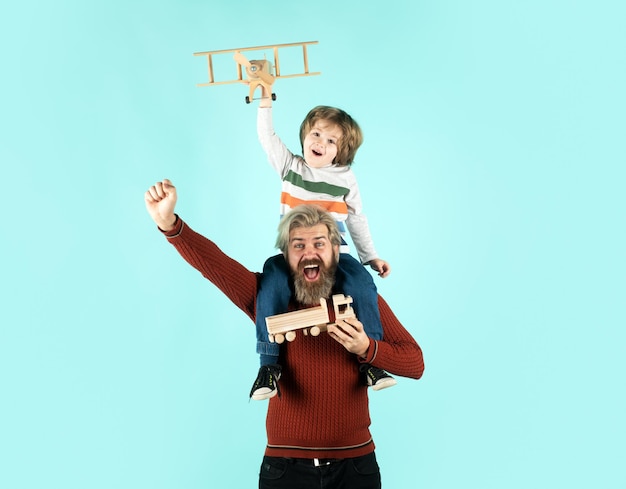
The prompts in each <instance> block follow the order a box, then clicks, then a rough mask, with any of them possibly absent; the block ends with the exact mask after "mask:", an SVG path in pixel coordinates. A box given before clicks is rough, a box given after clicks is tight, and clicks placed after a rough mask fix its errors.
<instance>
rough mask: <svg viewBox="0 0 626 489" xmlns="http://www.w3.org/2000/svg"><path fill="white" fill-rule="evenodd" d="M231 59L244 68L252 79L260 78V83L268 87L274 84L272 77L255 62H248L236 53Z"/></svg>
mask: <svg viewBox="0 0 626 489" xmlns="http://www.w3.org/2000/svg"><path fill="white" fill-rule="evenodd" d="M233 58H235V61H236V62H237V63H239V64H240V65H241V66H244V67H245V68H246V72H247V73H248V75H249V76H250V77H252V78H260V79H261V80H262V81H264V82H265V83H267V84H268V85H272V84H273V83H274V77H273V76H272V75H271V74H270V73H268V72H267V71H263V69H262V67H261V64H260V63H259V62H256V61H248V58H246V57H245V56H244V55H243V54H241V53H240V52H239V51H237V52H236V53H235V54H234V56H233Z"/></svg>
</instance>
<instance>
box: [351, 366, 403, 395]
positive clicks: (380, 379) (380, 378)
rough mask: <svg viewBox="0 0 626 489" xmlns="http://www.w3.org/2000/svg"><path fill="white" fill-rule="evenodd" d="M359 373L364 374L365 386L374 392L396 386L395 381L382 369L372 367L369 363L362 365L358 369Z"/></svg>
mask: <svg viewBox="0 0 626 489" xmlns="http://www.w3.org/2000/svg"><path fill="white" fill-rule="evenodd" d="M359 368H360V370H361V372H365V377H366V378H367V385H368V386H370V387H371V388H372V389H374V390H375V391H379V390H381V389H385V388H387V387H391V386H392V385H396V384H397V382H396V379H394V378H393V377H392V376H391V375H389V374H388V373H387V372H385V371H384V370H383V369H382V368H378V367H374V366H372V365H370V364H369V363H364V364H363V365H361V367H359Z"/></svg>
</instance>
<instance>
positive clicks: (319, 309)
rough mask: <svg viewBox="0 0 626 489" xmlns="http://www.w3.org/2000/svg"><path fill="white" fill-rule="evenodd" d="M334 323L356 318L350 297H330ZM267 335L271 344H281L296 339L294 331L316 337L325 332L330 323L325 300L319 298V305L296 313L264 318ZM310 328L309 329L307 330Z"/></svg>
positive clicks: (339, 295)
mask: <svg viewBox="0 0 626 489" xmlns="http://www.w3.org/2000/svg"><path fill="white" fill-rule="evenodd" d="M332 301H333V310H334V311H335V321H337V320H339V319H347V318H353V317H356V315H355V314H354V309H352V306H351V305H350V304H352V297H350V296H349V295H348V296H345V295H343V294H335V295H333V297H332ZM265 324H266V326H267V333H268V336H269V340H270V342H271V343H274V342H276V343H278V344H280V343H283V342H284V341H285V340H287V341H293V340H295V339H296V330H298V329H301V330H302V332H303V333H304V334H305V335H307V334H308V333H311V336H317V335H319V334H320V333H321V332H322V331H326V329H327V328H328V325H329V324H331V323H330V318H329V317H328V308H327V306H326V299H323V298H320V305H319V306H315V307H310V308H307V309H300V310H298V311H292V312H286V313H284V314H277V315H276V316H269V317H266V318H265ZM309 328H310V329H309Z"/></svg>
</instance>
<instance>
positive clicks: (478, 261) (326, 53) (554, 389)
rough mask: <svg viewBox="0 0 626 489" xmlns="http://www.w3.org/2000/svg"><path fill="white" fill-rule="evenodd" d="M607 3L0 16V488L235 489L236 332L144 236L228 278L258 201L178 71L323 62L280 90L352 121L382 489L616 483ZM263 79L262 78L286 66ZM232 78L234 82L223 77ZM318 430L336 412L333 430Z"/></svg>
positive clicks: (225, 115)
mask: <svg viewBox="0 0 626 489" xmlns="http://www.w3.org/2000/svg"><path fill="white" fill-rule="evenodd" d="M625 15H626V9H625V8H624V3H623V2H621V1H618V0H613V1H611V0H593V1H591V0H589V1H585V0H578V1H577V0H570V1H565V0H529V1H525V2H517V1H510V0H476V1H470V0H468V1H462V0H437V1H434V0H433V1H426V0H401V1H400V0H389V1H386V2H383V3H381V2H365V1H363V0H345V1H341V2H339V1H336V0H332V1H330V0H319V1H318V2H313V3H310V2H294V1H282V0H278V1H275V2H252V1H243V0H228V1H221V2H218V1H208V0H205V1H199V0H195V1H187V0H176V1H174V0H165V1H157V2H154V1H150V2H148V1H132V0H127V1H119V0H108V1H79V0H57V1H54V2H52V1H36V2H29V1H25V2H20V3H18V2H7V4H6V5H3V7H2V10H1V14H0V46H1V47H0V50H1V53H2V57H1V58H0V63H1V66H2V76H1V77H0V100H1V106H0V110H1V116H0V124H1V125H0V165H1V167H2V173H1V174H0V175H1V177H2V180H1V183H0V186H1V188H2V191H1V195H2V207H3V209H4V211H3V215H4V218H3V225H2V240H1V243H2V244H1V245H0V246H1V247H2V250H1V253H0V260H1V263H0V270H1V279H0V280H1V282H0V283H1V285H2V290H1V293H0V310H1V311H2V312H1V316H0V395H1V400H0V487H2V488H6V489H44V488H45V489H57V488H58V489H113V488H115V489H137V488H146V489H195V488H198V489H199V488H217V487H233V488H246V487H247V488H252V487H257V474H258V467H259V465H260V462H261V457H262V453H263V449H264V445H265V441H266V440H265V426H264V417H265V410H266V404H264V403H262V402H249V401H248V392H249V388H250V384H251V382H252V380H253V378H254V374H255V372H256V368H257V363H258V359H257V356H256V354H255V353H254V333H253V329H252V325H251V323H250V322H249V320H248V319H247V318H246V317H245V316H244V315H243V313H241V312H240V311H239V310H237V309H236V308H235V307H234V306H233V305H232V304H231V303H230V302H229V301H228V300H227V299H225V298H224V297H223V296H222V295H221V294H220V293H219V292H218V291H217V290H216V289H215V288H214V287H213V286H212V285H211V284H210V283H208V282H207V281H206V280H204V279H203V278H202V277H201V276H200V275H199V274H198V273H197V272H196V271H195V270H193V269H191V268H190V267H189V266H187V264H186V263H184V262H183V261H182V260H181V258H180V257H179V256H178V255H177V254H176V253H175V251H174V250H173V249H172V248H171V246H170V245H168V243H167V242H166V240H165V239H163V238H162V237H161V236H160V235H159V233H158V232H157V230H156V229H155V226H154V225H153V223H152V221H151V220H150V218H149V217H148V215H147V213H146V211H145V208H144V203H143V193H144V191H145V190H146V189H147V188H148V186H150V185H151V184H153V183H154V182H155V181H157V180H160V179H162V178H166V177H168V178H170V179H172V180H173V182H174V183H175V184H176V185H177V187H178V189H179V206H178V210H179V213H180V214H181V216H182V217H183V218H184V219H185V220H186V221H187V222H188V223H190V224H191V225H192V226H193V227H194V228H195V229H196V230H198V231H200V232H201V233H203V234H206V235H207V236H209V237H211V238H212V239H214V240H215V241H216V242H217V243H218V244H219V245H220V246H221V247H222V248H223V249H224V250H225V251H226V252H228V253H229V254H231V255H232V256H234V257H235V258H237V259H239V260H240V261H241V262H242V263H244V264H245V265H246V266H247V267H249V268H250V269H253V270H259V269H260V267H261V265H262V263H263V261H264V259H265V258H266V257H267V256H269V255H270V254H271V253H274V249H273V242H274V235H275V228H276V224H277V218H278V194H279V191H280V184H279V180H278V178H277V176H276V175H275V174H274V172H273V170H271V168H270V167H269V165H268V164H267V163H266V159H265V155H264V153H263V152H262V150H261V148H260V146H259V144H258V142H257V139H256V130H255V117H256V103H254V104H251V105H246V104H245V103H244V101H243V99H244V96H245V95H246V94H247V87H246V86H244V85H239V84H235V85H224V86H214V87H198V86H197V85H196V84H198V83H202V82H205V81H207V65H206V60H205V59H204V58H199V57H194V56H193V53H194V52H198V51H208V50H218V49H230V48H238V47H248V46H259V45H266V44H279V43H291V42H301V41H319V44H317V45H314V46H311V47H310V48H309V63H310V67H311V69H312V70H315V71H318V70H319V71H321V72H322V74H321V76H315V77H308V78H294V79H285V80H279V81H277V83H276V84H275V87H274V88H275V92H276V93H277V95H278V100H277V101H276V102H275V105H274V112H275V125H276V129H277V132H278V133H279V134H280V135H281V136H282V137H283V139H284V140H285V142H286V143H287V145H288V146H290V147H291V148H292V149H293V150H296V151H297V150H299V144H298V137H297V132H298V127H299V124H300V122H301V120H302V118H303V117H304V115H305V114H306V112H307V111H308V110H309V109H310V108H311V107H313V106H314V105H318V104H327V105H336V106H339V107H342V108H343V109H345V110H347V111H348V112H349V113H351V114H352V115H353V116H354V117H355V118H356V119H357V120H358V122H359V123H360V124H361V126H362V128H363V130H364V133H365V142H364V144H363V146H362V148H361V150H360V151H359V153H358V155H357V161H356V163H355V165H354V170H355V172H356V174H357V176H358V179H359V182H360V185H361V190H362V194H363V199H364V203H365V211H366V213H367V215H368V217H369V219H370V224H371V228H372V233H373V236H374V240H375V243H376V246H377V248H378V250H379V252H380V254H381V256H382V257H383V258H385V259H387V260H388V261H389V262H390V263H391V265H392V267H393V272H392V274H391V276H390V277H389V278H387V279H384V280H382V279H378V278H377V279H376V282H377V284H378V286H379V291H380V292H381V294H382V295H383V296H384V297H385V298H386V299H387V301H388V302H389V303H390V304H391V306H392V308H393V309H394V311H395V312H396V314H397V315H398V317H399V318H400V319H401V320H402V322H403V323H404V324H405V325H406V327H407V328H408V329H409V330H410V331H411V333H412V334H413V335H414V336H415V338H416V339H417V340H418V342H419V343H420V344H421V346H422V348H423V350H424V355H425V361H426V371H425V375H424V377H423V379H422V380H420V381H418V382H416V381H413V380H409V379H403V378H400V379H398V380H399V382H398V385H397V386H396V387H394V388H393V389H389V390H385V391H381V392H377V393H372V394H371V395H370V403H371V414H372V428H371V429H372V432H373V435H374V439H375V441H376V444H377V453H378V458H379V462H380V465H381V470H382V475H383V484H384V487H386V488H405V487H410V488H423V489H449V488H450V489H452V488H458V487H465V488H480V489H502V488H507V489H518V488H519V489H522V488H523V489H527V488H533V489H539V488H542V489H543V488H545V489H548V488H550V489H552V488H565V487H567V488H569V489H574V488H590V487H593V488H624V487H626V475H625V472H624V459H625V455H626V443H625V441H624V440H625V439H626V422H625V416H624V413H625V412H626V400H625V394H624V385H625V380H624V377H625V374H626V363H625V360H624V356H625V353H626V349H625V347H624V344H625V342H626V334H625V332H624V331H625V326H626V314H625V313H624V303H625V299H626V297H625V295H626V294H625V291H626V284H625V279H624V278H625V274H626V263H625V262H626V260H625V247H626V236H625V234H626V233H625V219H624V216H625V209H626V205H625V198H624V194H625V191H624V185H625V177H626V171H625V170H624V168H625V164H626V150H625V140H626V138H625V136H626V120H625V114H626V95H625V90H624V87H625V86H626V69H625V66H626V59H625V58H626V34H625V32H626V31H625V30H624V18H625ZM287 59H288V57H287V58H286V61H285V65H284V66H283V68H284V69H285V70H286V69H287V68H288V66H287ZM224 66H228V67H229V68H228V69H234V63H233V64H232V65H231V63H230V62H227V63H225V64H224ZM329 415H331V416H332V413H329Z"/></svg>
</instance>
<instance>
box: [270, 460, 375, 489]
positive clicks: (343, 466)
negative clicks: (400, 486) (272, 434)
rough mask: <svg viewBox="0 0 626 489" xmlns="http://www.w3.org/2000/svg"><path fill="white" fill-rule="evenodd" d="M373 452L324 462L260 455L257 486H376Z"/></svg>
mask: <svg viewBox="0 0 626 489" xmlns="http://www.w3.org/2000/svg"><path fill="white" fill-rule="evenodd" d="M380 487H381V483H380V470H379V469H378V463H377V462H376V455H375V454H374V452H372V453H370V454H368V455H364V456H362V457H356V458H345V459H341V460H334V461H331V462H330V463H327V461H325V460H324V459H322V460H321V465H319V466H316V465H315V464H314V461H313V460H309V459H302V458H278V457H267V456H266V457H263V463H262V464H261V473H260V474H259V489H295V488H297V489H320V488H323V489H380Z"/></svg>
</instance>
